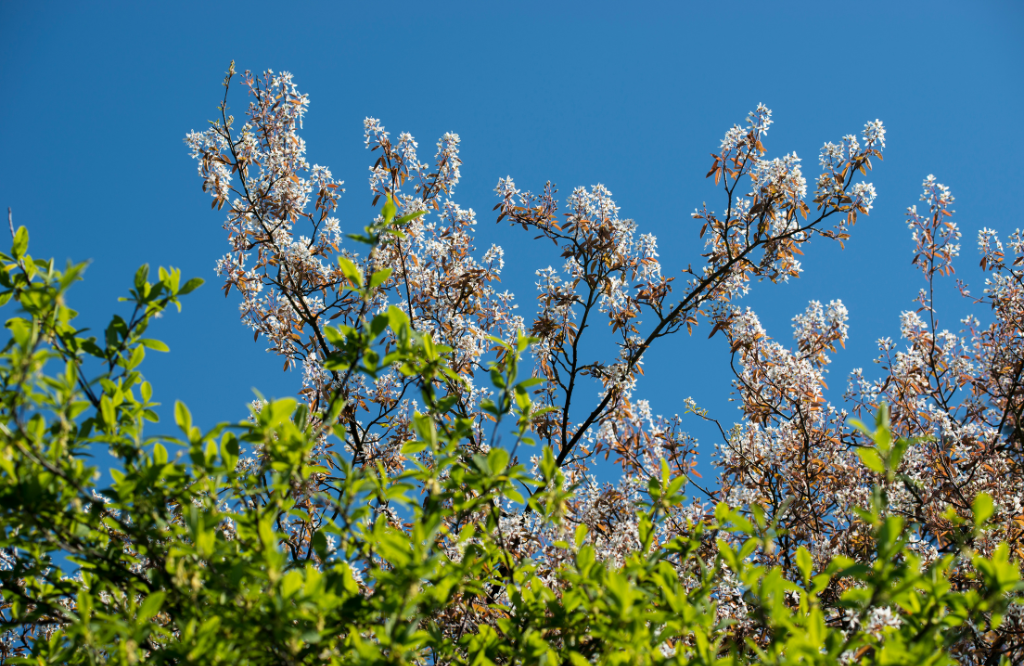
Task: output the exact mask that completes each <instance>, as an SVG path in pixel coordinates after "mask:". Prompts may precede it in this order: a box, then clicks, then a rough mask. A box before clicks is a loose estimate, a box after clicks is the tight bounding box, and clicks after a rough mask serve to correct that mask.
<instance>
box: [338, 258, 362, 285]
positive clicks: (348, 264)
mask: <svg viewBox="0 0 1024 666" xmlns="http://www.w3.org/2000/svg"><path fill="white" fill-rule="evenodd" d="M338 268H340V269H341V273H342V275H344V276H345V278H346V279H347V280H348V281H349V282H351V283H352V284H353V285H354V286H356V287H362V286H363V273H362V271H360V270H359V268H358V267H356V265H355V264H354V263H352V260H351V259H349V258H348V257H338Z"/></svg>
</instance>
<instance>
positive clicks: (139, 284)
mask: <svg viewBox="0 0 1024 666" xmlns="http://www.w3.org/2000/svg"><path fill="white" fill-rule="evenodd" d="M148 277H149V264H142V265H141V266H139V270H137V271H135V280H134V282H135V290H136V291H137V292H139V294H140V295H141V294H142V291H143V289H144V288H145V286H146V278H148Z"/></svg>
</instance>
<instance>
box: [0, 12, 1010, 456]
mask: <svg viewBox="0 0 1024 666" xmlns="http://www.w3.org/2000/svg"><path fill="white" fill-rule="evenodd" d="M293 7H294V8H293ZM1022 35H1024V3H1019V2H990V1H985V0H974V1H973V2H963V3H952V2H941V1H932V2H892V1H891V0H890V1H888V2H858V3H855V4H851V3H821V2H777V3H767V2H750V3H747V2H732V3H727V4H726V3H700V4H696V3H694V4H690V3H682V2H677V3H645V2H632V3H602V2H587V3H556V2H545V3H540V2H536V3H534V2H517V3H443V2H434V3H401V2H392V3H369V2H364V3H313V2H307V3H295V4H294V5H289V4H286V3H268V2H256V1H253V2H245V3H237V4H233V3H229V2H222V3H213V2H205V3H186V2H174V3H159V4H158V3H121V4H118V3H71V2H66V3H62V2H51V3H41V2H36V3H28V2H13V1H7V2H0V91H2V99H3V103H2V104H0V146H2V149H0V150H2V155H3V159H2V160H0V206H11V207H12V208H13V210H14V220H15V224H16V225H18V224H24V225H26V226H27V227H28V228H29V231H30V234H31V238H32V242H31V250H30V251H31V252H32V254H33V255H34V256H55V257H57V258H58V260H60V261H63V260H64V259H65V258H73V259H75V260H86V259H88V260H91V261H92V265H91V266H90V268H89V270H88V273H87V279H86V281H85V282H84V283H82V284H80V285H79V286H77V287H76V288H75V291H74V295H73V305H75V306H77V308H78V309H79V310H80V311H83V313H84V314H83V318H84V322H85V324H87V325H90V326H92V327H94V328H102V327H103V326H104V325H105V323H106V320H107V318H108V317H109V313H110V312H112V311H115V310H116V308H117V303H116V297H117V296H119V295H121V294H122V293H125V292H126V291H127V288H128V286H129V284H130V280H131V276H132V274H133V273H134V270H135V269H136V268H137V267H138V265H140V264H142V263H149V264H151V265H152V266H154V267H155V266H157V265H174V266H178V267H181V268H182V272H183V275H184V277H186V278H187V277H191V276H197V275H198V276H201V277H203V278H205V279H206V280H207V283H208V284H207V286H206V287H204V288H202V289H200V290H199V291H198V292H196V293H195V294H193V295H192V296H190V297H188V298H187V299H186V300H185V304H184V311H183V312H182V314H180V315H179V314H168V315H167V316H166V317H165V318H164V319H163V320H161V321H160V322H158V323H157V324H156V326H155V327H154V328H153V329H151V332H152V333H153V337H159V338H161V339H164V340H165V341H167V342H168V344H169V345H170V346H171V349H172V352H171V354H169V355H159V354H151V355H150V357H149V358H148V359H147V362H146V365H145V366H144V370H145V373H146V375H147V377H148V378H149V379H150V380H151V381H152V382H153V383H154V385H155V387H156V399H158V400H162V401H163V402H164V403H165V405H170V404H173V401H174V400H175V399H182V400H184V401H185V402H187V403H188V404H189V405H190V407H191V408H192V411H193V414H194V416H195V418H196V420H197V422H198V423H199V424H201V425H203V426H206V427H208V426H210V425H212V424H213V423H214V422H216V421H219V420H227V419H232V420H233V419H237V418H240V417H242V416H244V414H245V413H246V412H245V408H244V403H246V402H247V401H249V400H251V398H252V388H254V387H255V388H258V389H259V390H260V391H261V392H262V393H264V394H265V395H267V396H285V395H289V394H290V393H292V392H293V391H294V390H295V389H296V388H297V386H298V381H299V378H298V376H297V373H293V374H291V375H288V374H284V373H282V372H281V362H280V360H279V359H278V358H277V357H272V356H270V355H269V354H267V353H265V352H264V351H263V350H264V345H263V344H262V343H258V344H254V343H253V342H252V337H251V335H250V334H248V333H247V332H246V330H245V329H243V327H242V326H241V325H240V324H239V322H238V320H237V309H236V301H235V300H234V299H233V298H229V299H227V300H225V299H224V297H223V295H222V292H221V291H220V290H219V289H218V287H219V283H218V280H217V278H216V276H215V275H214V274H213V265H214V262H215V260H216V259H217V258H218V257H219V256H221V255H222V254H223V252H224V249H225V247H226V243H225V234H224V232H223V231H222V229H221V219H222V218H221V216H220V215H219V214H217V213H215V212H213V211H210V208H209V203H208V201H209V200H208V198H207V197H206V195H204V194H203V193H202V192H201V191H200V184H201V183H200V180H199V179H198V177H197V176H196V172H195V164H194V163H193V162H192V161H191V160H190V159H189V157H188V155H187V151H186V149H185V146H184V144H183V143H182V138H183V137H184V135H185V133H186V132H188V131H189V130H192V129H196V130H198V129H201V128H203V127H204V125H205V121H206V120H207V119H209V118H212V117H214V114H215V109H216V105H217V103H218V101H219V99H220V96H221V94H222V88H221V87H220V81H221V78H222V76H223V73H224V71H225V70H226V69H227V66H228V63H229V62H230V61H231V60H232V59H234V60H235V61H236V62H237V65H238V68H239V69H240V70H243V69H252V70H254V71H260V70H264V69H267V68H271V69H274V70H287V71H290V72H292V73H293V74H294V75H295V78H296V82H297V83H298V85H299V88H300V90H302V91H303V92H306V93H308V94H309V95H310V98H311V107H310V111H309V114H308V116H307V120H306V125H305V131H304V137H305V139H306V142H307V145H308V146H309V155H310V160H311V161H312V162H315V163H319V164H326V165H329V166H330V168H331V169H332V171H333V173H334V175H335V176H336V177H339V178H342V179H344V180H345V181H346V187H347V193H346V195H345V197H344V199H343V205H342V208H341V219H342V223H343V225H349V226H350V227H353V228H357V227H360V226H361V225H362V224H364V223H365V221H366V220H367V219H368V216H369V215H370V214H371V208H370V200H371V197H370V196H368V187H367V171H366V169H367V166H369V164H371V163H372V159H371V158H370V155H369V153H368V152H366V151H365V150H364V148H363V141H362V120H363V118H364V117H366V116H375V117H378V118H380V119H381V120H382V121H383V123H384V124H385V126H386V127H387V128H388V129H389V130H390V131H391V132H392V133H393V135H394V134H395V133H397V132H401V131H409V132H411V133H412V134H413V135H414V136H415V137H416V138H417V139H418V140H419V141H420V145H421V151H422V152H424V153H427V152H428V151H426V150H423V148H424V147H426V146H432V145H433V143H434V142H435V141H436V139H437V138H438V137H440V136H441V135H442V134H443V133H444V132H446V131H453V132H457V133H459V134H460V136H461V138H462V147H463V150H462V157H463V160H464V165H463V168H462V181H461V183H460V185H459V187H458V189H457V191H456V197H455V199H456V200H457V201H458V202H459V203H460V205H462V206H463V207H471V208H473V209H475V210H476V211H477V213H478V218H479V220H480V224H479V243H478V247H483V248H486V247H487V246H488V245H489V244H490V243H492V242H493V243H498V244H500V245H503V246H504V247H505V248H506V252H507V254H506V258H507V260H508V263H507V265H506V275H507V279H505V280H504V285H505V286H506V287H507V288H509V289H511V290H513V291H514V292H515V293H516V294H517V298H518V299H519V302H520V303H522V304H523V305H522V308H523V309H526V310H527V311H529V309H531V308H532V307H533V301H534V295H535V291H534V288H533V279H534V278H533V272H534V271H535V270H536V269H538V268H543V267H545V266H547V265H549V264H554V265H558V257H557V255H556V254H555V253H554V252H553V247H552V246H550V245H548V246H542V245H537V244H535V243H534V242H533V241H532V240H531V235H530V234H527V233H525V232H523V231H522V230H517V229H514V228H511V227H509V226H507V225H504V224H503V225H496V224H494V214H492V213H491V208H492V207H493V205H494V204H495V203H496V199H495V198H494V193H493V188H494V187H495V185H496V183H497V180H498V178H499V177H502V176H507V175H511V176H513V177H514V178H515V180H516V183H517V184H518V185H519V186H520V187H527V188H531V189H539V188H540V187H541V186H542V185H543V183H544V182H545V181H546V180H548V179H550V180H552V181H554V182H555V183H557V184H558V186H559V189H560V191H561V193H563V194H568V192H570V191H571V189H572V188H573V187H575V186H578V185H588V186H589V185H591V184H595V183H603V184H604V185H605V186H607V187H608V188H609V189H610V190H611V191H612V192H613V194H614V195H615V198H616V200H617V202H618V204H619V205H620V206H621V209H622V210H621V212H620V215H622V216H624V217H632V218H634V219H636V220H637V222H638V224H639V226H640V228H641V229H642V230H643V231H645V232H652V233H655V234H656V235H657V236H658V238H659V242H660V246H661V254H662V258H663V259H664V263H665V265H666V269H668V270H669V271H675V274H678V269H679V268H680V267H684V266H685V265H686V264H687V263H689V262H693V263H694V264H695V265H696V264H697V263H698V261H699V253H700V250H701V245H700V243H699V242H698V240H697V233H698V230H699V225H697V224H696V223H695V221H693V220H692V219H690V216H689V214H690V213H691V212H692V211H693V209H694V208H696V207H697V206H700V205H701V203H702V202H704V201H707V202H708V203H709V205H710V206H712V207H714V208H718V209H721V208H722V207H723V206H722V202H721V197H720V195H719V193H718V192H717V191H715V190H714V188H713V187H712V186H711V184H710V183H709V182H707V181H705V180H704V174H705V173H706V172H707V170H708V167H709V166H710V158H709V155H708V154H709V153H710V152H712V151H714V150H716V149H717V147H718V144H719V141H720V140H721V137H722V135H723V134H724V132H725V130H726V129H728V128H729V127H730V126H731V125H732V124H734V123H738V122H742V121H743V119H744V117H745V116H746V113H747V112H748V111H749V110H751V109H753V108H754V107H756V105H757V104H758V103H761V102H763V103H764V104H766V105H767V106H769V107H770V108H771V109H772V110H773V111H774V119H775V124H774V125H773V127H772V129H771V131H770V132H769V134H768V141H767V143H766V146H767V148H768V151H769V154H768V156H769V157H774V156H781V155H782V154H785V153H788V152H791V151H796V153H797V154H798V155H800V156H801V157H802V158H803V159H804V165H805V168H804V171H805V174H806V175H807V176H808V179H809V180H812V181H813V177H814V176H815V175H816V173H817V154H818V149H819V148H820V147H821V145H822V143H824V142H825V141H836V140H838V139H839V138H840V137H841V136H842V135H844V134H847V133H852V132H859V131H860V130H861V128H862V127H863V125H864V123H865V122H866V121H868V120H874V119H875V118H880V119H882V120H883V121H884V122H885V125H886V128H887V130H888V135H887V148H886V151H885V161H884V162H883V163H881V164H878V165H876V168H875V171H874V172H873V173H872V174H871V178H870V180H871V181H872V182H873V183H874V184H875V186H876V188H877V190H878V193H879V196H878V199H877V201H876V205H875V209H874V211H873V212H872V214H871V216H870V217H868V218H860V219H859V220H858V222H857V225H856V227H855V228H854V232H853V237H852V239H851V240H850V241H849V243H848V244H847V247H846V250H845V251H841V250H839V248H838V247H837V246H833V245H831V244H826V243H822V242H818V243H814V244H812V246H811V247H810V249H809V251H808V252H807V254H806V257H805V261H804V262H803V263H804V268H805V274H804V277H803V278H801V279H800V280H797V281H795V282H792V283H790V284H788V285H782V286H775V285H761V286H759V287H758V288H756V289H755V290H754V293H753V294H752V295H751V297H750V298H749V299H748V301H747V305H750V306H751V307H753V308H754V309H755V310H757V311H758V313H759V314H760V315H761V317H762V321H763V322H764V324H765V326H766V328H767V329H768V332H769V334H771V335H773V337H777V338H780V339H784V340H789V339H790V335H791V329H790V319H791V317H792V316H793V315H794V314H796V313H798V312H801V311H802V310H803V309H804V307H805V306H806V303H807V301H808V300H810V299H818V300H822V301H825V302H827V301H829V300H832V299H836V298H839V299H842V300H843V301H844V302H845V303H846V305H847V307H848V308H849V310H850V314H851V321H850V328H851V340H850V343H849V344H848V345H847V349H846V351H844V352H842V353H840V354H839V355H838V356H837V358H836V359H835V361H834V363H833V365H832V370H831V374H830V386H832V387H833V389H834V390H833V394H834V395H833V396H832V397H833V398H834V399H837V400H838V399H839V393H840V392H841V389H842V388H843V387H844V386H845V383H846V382H845V377H846V375H847V373H848V372H849V370H850V369H851V368H854V367H862V366H863V367H870V366H871V359H872V358H873V357H874V355H875V347H874V340H875V339H877V338H878V337H880V336H883V335H890V336H893V337H897V335H898V315H899V313H900V311H901V310H904V309H910V308H912V307H913V303H912V299H913V298H914V296H915V294H916V292H917V290H918V289H919V287H920V286H921V284H922V283H921V281H920V279H919V278H918V277H917V275H916V274H915V272H914V270H913V269H912V268H911V265H910V260H911V257H912V244H911V241H910V237H909V233H908V231H907V229H906V225H905V223H904V211H905V209H906V207H907V206H909V205H912V204H914V203H916V201H917V198H918V196H919V194H920V184H921V181H922V179H923V178H924V177H925V176H927V175H928V174H931V173H934V174H935V175H936V177H937V178H938V179H939V181H940V182H942V183H944V184H946V185H948V186H949V187H950V188H952V192H953V194H954V196H955V197H956V199H957V200H956V205H955V208H956V210H957V213H958V214H957V216H956V219H957V220H958V221H959V223H960V224H961V228H962V231H963V232H964V240H963V245H964V252H963V255H962V257H961V260H960V262H959V264H958V267H959V270H958V276H959V277H961V278H964V279H966V280H967V281H969V282H970V283H972V284H973V285H974V287H975V289H976V290H977V289H979V288H980V284H979V283H980V277H981V276H980V273H979V272H978V271H977V269H976V267H977V257H976V252H975V238H976V234H977V230H978V229H979V228H981V227H984V226H987V227H990V228H994V229H996V230H998V231H1000V232H1001V233H1003V234H1004V235H1005V234H1006V233H1008V232H1010V231H1012V230H1013V229H1014V228H1016V227H1018V226H1020V222H1019V213H1018V209H1019V198H1020V195H1021V192H1022V187H1021V183H1022V182H1024V162H1022V160H1021V157H1020V156H1021V155H1024V132H1021V130H1020V123H1021V118H1022V117H1024V37H1022ZM243 106H244V101H243V98H242V97H241V96H239V97H237V98H236V102H235V107H234V108H235V111H236V113H237V114H238V115H241V110H242V108H243ZM946 286H947V287H948V288H947V289H946V290H945V291H944V292H942V294H941V296H940V298H939V301H938V305H939V308H940V316H942V317H943V321H944V322H945V323H946V324H947V325H949V326H950V327H951V328H958V325H957V323H956V322H957V320H958V319H959V318H960V317H961V316H963V314H964V313H965V312H967V306H966V303H964V302H962V299H960V298H959V297H958V296H957V295H956V292H955V290H954V289H953V284H952V281H951V280H948V281H947V285H946ZM4 316H5V317H8V316H10V314H9V313H7V312H5V313H4ZM706 336H707V332H701V331H698V332H697V333H696V334H695V335H694V336H693V337H692V338H686V337H677V338H670V339H666V340H662V341H661V345H660V346H659V347H657V348H655V349H654V350H653V351H652V352H651V353H650V354H649V356H648V357H647V366H646V367H647V377H646V379H645V380H644V381H643V382H642V383H641V385H640V387H639V389H638V391H637V393H638V396H639V397H648V398H650V400H651V402H652V405H653V407H654V409H655V411H656V412H661V413H672V412H675V411H677V410H680V409H681V401H682V399H683V398H685V397H686V396H691V395H692V396H693V397H694V398H695V399H696V400H697V401H698V403H699V404H701V405H702V406H705V407H708V408H710V409H711V410H712V414H713V415H715V416H718V417H719V418H721V419H722V420H723V421H725V422H727V423H729V422H732V421H733V420H735V419H736V417H737V415H738V413H737V412H736V411H735V409H734V407H733V406H731V405H730V404H729V403H728V402H727V400H728V396H729V379H730V374H729V371H728V349H727V347H726V346H725V344H724V341H723V340H722V339H721V338H716V339H714V340H710V341H708V340H707V339H706ZM867 374H868V376H873V372H872V371H871V370H868V372H867ZM694 431H695V432H696V433H699V434H701V435H706V436H705V437H704V438H703V448H704V449H705V451H710V449H711V445H712V444H713V442H714V438H713V436H712V433H711V432H708V431H707V430H705V429H703V428H701V427H699V425H698V424H697V423H694Z"/></svg>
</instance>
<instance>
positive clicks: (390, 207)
mask: <svg viewBox="0 0 1024 666" xmlns="http://www.w3.org/2000/svg"><path fill="white" fill-rule="evenodd" d="M397 212H398V208H396V207H395V202H394V201H392V200H391V194H388V195H387V201H385V202H384V208H383V209H382V210H381V213H382V214H383V215H384V224H391V220H393V219H395V213H397Z"/></svg>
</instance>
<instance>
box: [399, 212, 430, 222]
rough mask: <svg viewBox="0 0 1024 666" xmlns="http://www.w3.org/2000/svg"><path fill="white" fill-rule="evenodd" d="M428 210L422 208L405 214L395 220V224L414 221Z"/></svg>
mask: <svg viewBox="0 0 1024 666" xmlns="http://www.w3.org/2000/svg"><path fill="white" fill-rule="evenodd" d="M426 212H427V211H425V210H421V211H417V212H415V213H409V214H408V215H403V216H402V217H400V218H398V219H397V220H395V224H407V223H409V222H412V221H413V220H415V219H416V218H417V217H419V216H421V215H425V214H426Z"/></svg>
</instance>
